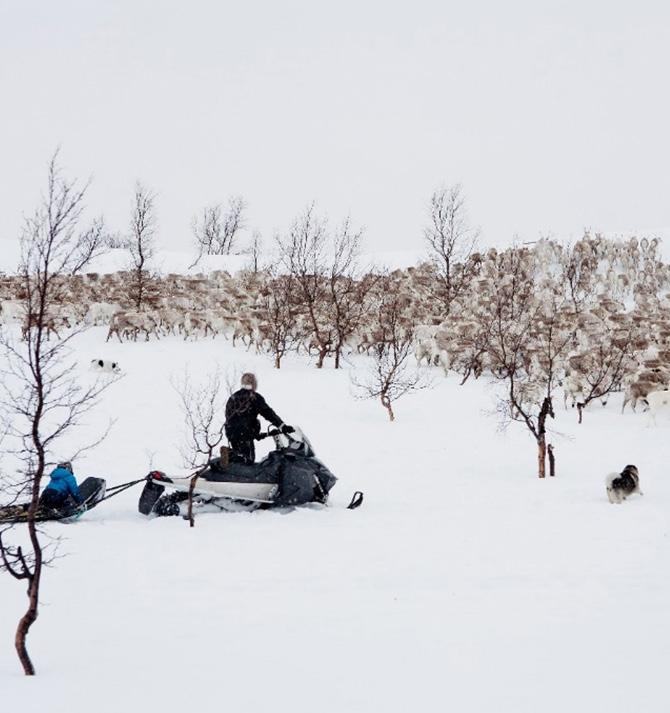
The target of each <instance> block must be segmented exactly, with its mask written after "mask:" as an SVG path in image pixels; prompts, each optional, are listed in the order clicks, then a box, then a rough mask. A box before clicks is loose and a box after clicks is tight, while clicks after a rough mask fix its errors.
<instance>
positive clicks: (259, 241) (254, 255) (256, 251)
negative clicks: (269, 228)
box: [249, 230, 263, 275]
mask: <svg viewBox="0 0 670 713" xmlns="http://www.w3.org/2000/svg"><path fill="white" fill-rule="evenodd" d="M262 251H263V236H262V235H261V231H260V230H254V232H253V233H252V234H251V244H250V245H249V255H250V257H251V269H252V271H253V273H254V275H255V274H257V273H258V271H259V269H260V260H261V253H262Z"/></svg>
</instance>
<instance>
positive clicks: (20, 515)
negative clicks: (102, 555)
mask: <svg viewBox="0 0 670 713" xmlns="http://www.w3.org/2000/svg"><path fill="white" fill-rule="evenodd" d="M106 489H107V484H106V482H105V481H104V480H103V479H102V478H86V479H85V480H83V481H82V482H81V483H80V485H79V492H80V493H81V496H82V498H83V502H82V503H80V504H79V503H76V502H74V500H72V501H70V502H67V503H65V504H64V505H62V506H61V507H59V508H49V507H45V506H44V505H40V506H39V507H38V508H37V512H36V513H35V521H36V522H47V521H49V520H62V521H65V522H72V521H74V520H77V519H78V518H79V517H81V516H82V515H83V514H84V513H85V512H86V511H87V510H90V509H91V508H94V507H95V506H96V505H97V504H98V503H100V502H102V500H105V491H106ZM29 508H30V505H29V503H21V504H19V505H5V506H4V507H0V524H17V523H21V522H27V521H28V510H29Z"/></svg>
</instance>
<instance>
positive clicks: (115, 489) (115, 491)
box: [95, 476, 146, 505]
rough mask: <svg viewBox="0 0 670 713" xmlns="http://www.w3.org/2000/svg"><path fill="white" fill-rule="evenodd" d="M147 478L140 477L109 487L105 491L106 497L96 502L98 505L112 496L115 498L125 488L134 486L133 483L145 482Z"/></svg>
mask: <svg viewBox="0 0 670 713" xmlns="http://www.w3.org/2000/svg"><path fill="white" fill-rule="evenodd" d="M145 480H146V476H145V477H144V478H138V479H137V480H131V481H129V482H127V483H121V484H120V485H113V486H112V487H111V488H107V489H106V491H105V497H104V498H100V500H98V501H97V502H96V503H95V504H96V505H98V504H99V503H101V502H103V501H104V500H109V499H110V498H113V497H114V496H115V495H118V494H119V493H122V492H123V491H124V490H128V488H132V487H133V485H137V484H138V483H143V482H144V481H145Z"/></svg>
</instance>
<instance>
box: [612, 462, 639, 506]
mask: <svg viewBox="0 0 670 713" xmlns="http://www.w3.org/2000/svg"><path fill="white" fill-rule="evenodd" d="M605 485H606V487H607V497H608V498H609V501H610V502H611V503H622V502H623V501H624V500H625V499H626V498H627V497H628V496H629V495H632V494H633V493H639V494H640V495H642V491H641V490H640V475H639V473H638V472H637V467H636V466H634V465H627V466H626V467H625V468H624V469H623V470H622V471H621V473H610V474H609V475H608V476H607V478H605Z"/></svg>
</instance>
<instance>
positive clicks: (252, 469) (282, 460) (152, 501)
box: [138, 429, 362, 516]
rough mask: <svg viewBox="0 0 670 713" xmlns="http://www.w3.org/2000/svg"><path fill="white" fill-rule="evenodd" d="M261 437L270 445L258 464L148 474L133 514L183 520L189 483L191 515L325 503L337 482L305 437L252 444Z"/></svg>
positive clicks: (218, 462) (231, 460)
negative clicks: (178, 473)
mask: <svg viewBox="0 0 670 713" xmlns="http://www.w3.org/2000/svg"><path fill="white" fill-rule="evenodd" d="M267 437H271V438H273V439H274V442H275V450H273V451H270V453H269V454H268V455H267V456H266V457H265V458H263V460H261V461H260V462H259V463H253V464H246V463H243V462H240V459H236V458H235V454H234V453H233V454H232V455H231V457H221V458H214V459H212V460H210V461H209V462H208V463H207V465H206V466H204V467H203V468H201V469H200V470H199V471H197V473H195V474H192V475H188V476H186V477H183V478H178V477H169V476H167V475H166V474H165V473H163V472H161V471H152V472H151V473H149V475H148V476H147V478H146V481H147V482H146V484H145V486H144V490H143V491H142V494H141V495H140V500H139V503H138V509H139V511H140V512H141V513H142V514H143V515H152V514H153V515H182V516H186V512H187V508H188V503H187V501H188V493H189V488H190V487H191V483H192V482H193V505H194V509H197V512H212V511H221V510H228V511H237V510H255V509H257V508H268V507H277V506H280V507H281V506H293V505H303V504H305V503H312V502H317V503H325V502H326V501H327V500H328V493H329V492H330V490H331V488H332V487H333V486H334V485H335V482H336V481H337V478H336V477H335V476H334V475H333V474H332V473H331V472H330V471H329V470H328V468H326V466H325V465H324V464H323V463H322V462H321V461H320V460H318V459H317V458H316V456H315V454H314V449H313V448H312V444H311V443H310V442H309V440H308V438H307V436H305V434H304V433H303V432H302V431H301V430H300V429H296V431H295V432H294V433H293V434H292V435H289V434H285V433H283V432H281V431H279V430H277V429H270V430H269V431H268V432H267V433H264V434H261V435H259V436H258V437H257V440H262V439H263V438H267ZM165 491H168V492H165ZM361 499H362V495H361ZM359 504H360V503H359Z"/></svg>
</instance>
